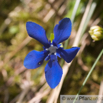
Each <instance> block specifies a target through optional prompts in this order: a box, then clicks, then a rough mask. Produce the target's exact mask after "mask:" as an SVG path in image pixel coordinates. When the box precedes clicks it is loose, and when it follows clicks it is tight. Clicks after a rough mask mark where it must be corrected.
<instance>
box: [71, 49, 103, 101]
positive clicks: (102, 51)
mask: <svg viewBox="0 0 103 103" xmlns="http://www.w3.org/2000/svg"><path fill="white" fill-rule="evenodd" d="M102 54H103V49H102V50H101V52H100V54H99V56H98V57H97V59H96V61H95V62H94V64H93V66H92V68H91V70H90V71H89V73H88V75H87V77H86V78H85V80H84V82H83V84H82V86H81V88H80V89H79V92H78V93H77V95H76V97H75V99H74V101H73V103H75V101H76V99H77V98H78V95H79V94H80V92H81V90H82V88H83V87H84V85H85V84H86V82H87V80H88V78H89V77H90V75H91V73H92V71H93V70H94V67H95V66H96V64H97V62H98V60H99V59H100V57H101V56H102Z"/></svg>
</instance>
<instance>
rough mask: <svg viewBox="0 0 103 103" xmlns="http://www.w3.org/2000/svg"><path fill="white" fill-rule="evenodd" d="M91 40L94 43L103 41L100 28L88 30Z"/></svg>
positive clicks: (102, 33)
mask: <svg viewBox="0 0 103 103" xmlns="http://www.w3.org/2000/svg"><path fill="white" fill-rule="evenodd" d="M89 33H90V35H91V38H92V39H93V40H95V41H98V40H101V39H103V28H102V27H100V26H92V27H91V28H90V30H89Z"/></svg>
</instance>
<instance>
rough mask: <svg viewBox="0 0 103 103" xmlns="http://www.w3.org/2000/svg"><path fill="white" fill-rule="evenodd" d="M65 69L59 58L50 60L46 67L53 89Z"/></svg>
mask: <svg viewBox="0 0 103 103" xmlns="http://www.w3.org/2000/svg"><path fill="white" fill-rule="evenodd" d="M62 74H63V71H62V68H61V67H60V65H59V64H58V61H57V60H54V61H52V60H50V61H49V62H48V64H47V65H46V67H45V77H46V81H47V83H48V85H49V86H50V87H51V88H52V89H53V88H55V87H56V86H57V85H58V84H59V82H60V80H61V77H62Z"/></svg>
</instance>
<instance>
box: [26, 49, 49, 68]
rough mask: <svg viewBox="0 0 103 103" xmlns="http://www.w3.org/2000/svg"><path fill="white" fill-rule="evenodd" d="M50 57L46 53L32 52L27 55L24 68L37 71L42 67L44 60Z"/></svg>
mask: <svg viewBox="0 0 103 103" xmlns="http://www.w3.org/2000/svg"><path fill="white" fill-rule="evenodd" d="M47 55H48V53H46V52H44V51H41V52H39V51H35V50H33V51H31V52H29V53H28V54H27V56H26V57H25V60H24V66H25V67H26V68H28V69H35V68H37V67H39V66H41V65H42V63H43V60H44V59H45V57H46V56H47Z"/></svg>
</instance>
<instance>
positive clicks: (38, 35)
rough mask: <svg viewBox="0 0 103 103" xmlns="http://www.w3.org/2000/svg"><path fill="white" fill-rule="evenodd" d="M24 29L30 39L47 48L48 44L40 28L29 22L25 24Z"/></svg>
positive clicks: (43, 31)
mask: <svg viewBox="0 0 103 103" xmlns="http://www.w3.org/2000/svg"><path fill="white" fill-rule="evenodd" d="M26 29H27V32H28V34H29V36H30V37H32V38H34V39H36V40H38V41H39V42H40V43H42V44H43V45H44V46H45V47H49V42H48V39H47V37H46V34H45V30H44V29H43V27H42V26H40V25H38V24H36V23H34V22H30V21H29V22H27V23H26Z"/></svg>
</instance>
